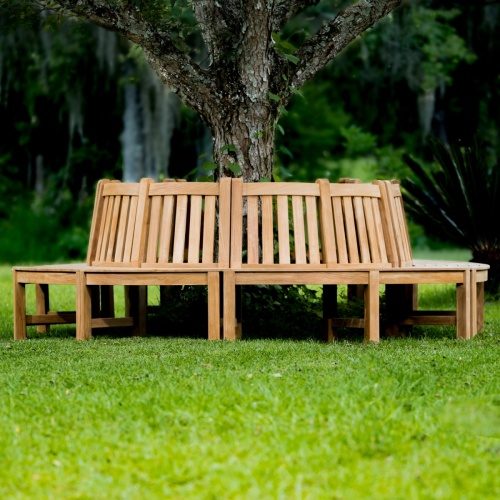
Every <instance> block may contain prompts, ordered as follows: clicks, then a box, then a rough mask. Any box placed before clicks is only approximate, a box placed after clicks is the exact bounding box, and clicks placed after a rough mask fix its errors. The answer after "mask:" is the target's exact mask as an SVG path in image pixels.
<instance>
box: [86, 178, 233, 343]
mask: <svg viewBox="0 0 500 500" xmlns="http://www.w3.org/2000/svg"><path fill="white" fill-rule="evenodd" d="M230 197H231V180H230V179H228V178H226V179H221V181H220V182H218V183H210V182H159V183H149V184H148V185H147V195H146V197H145V205H144V213H145V218H144V221H145V223H144V225H143V227H142V231H141V237H140V244H139V256H140V260H139V265H138V266H136V267H127V268H125V267H115V268H113V267H108V268H105V267H96V266H91V267H90V266H89V267H87V268H85V269H83V270H82V279H81V281H80V282H79V283H78V290H77V294H78V295H79V297H80V311H81V316H80V324H79V325H78V327H77V328H78V329H79V330H80V331H81V332H82V333H81V337H82V338H90V336H91V334H92V322H93V320H92V319H91V301H92V293H91V291H92V288H93V287H95V286H98V285H99V286H103V285H104V286H114V285H126V286H129V287H130V286H151V285H157V286H171V285H181V286H182V285H203V286H206V287H207V288H208V338H209V339H212V340H216V339H220V334H221V327H220V280H221V272H222V270H223V269H226V268H228V266H229V244H230V239H229V238H230V236H229V235H230V233H229V230H230V216H231V212H230V208H231V205H230Z"/></svg>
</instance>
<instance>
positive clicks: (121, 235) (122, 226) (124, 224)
mask: <svg viewBox="0 0 500 500" xmlns="http://www.w3.org/2000/svg"><path fill="white" fill-rule="evenodd" d="M129 206H130V196H124V197H123V200H122V209H121V212H120V220H119V221H118V231H117V235H116V247H115V257H114V260H115V261H117V262H123V246H124V244H125V235H126V233H127V229H128V227H129V221H128V213H129Z"/></svg>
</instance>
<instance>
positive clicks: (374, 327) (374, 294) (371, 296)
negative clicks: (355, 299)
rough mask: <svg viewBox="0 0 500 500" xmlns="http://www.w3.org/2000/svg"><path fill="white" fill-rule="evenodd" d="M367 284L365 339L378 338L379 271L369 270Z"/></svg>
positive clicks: (369, 340) (372, 340)
mask: <svg viewBox="0 0 500 500" xmlns="http://www.w3.org/2000/svg"><path fill="white" fill-rule="evenodd" d="M368 274H369V277H368V285H367V286H366V287H365V341H366V342H379V340H380V326H379V324H380V292H379V282H380V280H379V273H378V271H370V272H369V273H368Z"/></svg>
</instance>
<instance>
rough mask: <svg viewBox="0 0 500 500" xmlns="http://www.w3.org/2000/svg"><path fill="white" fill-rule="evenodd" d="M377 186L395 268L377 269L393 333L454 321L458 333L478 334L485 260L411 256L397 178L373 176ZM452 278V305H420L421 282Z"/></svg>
mask: <svg viewBox="0 0 500 500" xmlns="http://www.w3.org/2000/svg"><path fill="white" fill-rule="evenodd" d="M375 183H376V184H378V185H379V186H380V189H381V194H382V202H383V205H384V211H385V213H387V221H388V224H387V225H386V226H385V230H386V232H387V233H386V241H387V242H388V253H389V258H390V259H391V262H393V265H394V268H393V269H392V270H391V271H389V272H385V273H383V274H381V284H385V285H389V286H387V287H386V304H387V311H388V318H387V321H388V325H387V330H388V332H389V333H392V334H397V333H398V332H399V327H400V326H404V325H455V326H456V329H457V338H462V339H468V338H471V337H473V336H474V335H476V333H477V332H478V331H479V330H481V329H482V328H483V324H484V283H485V282H486V281H487V279H488V269H489V265H487V264H481V263H476V262H455V261H440V260H417V259H413V256H412V249H411V243H410V236H409V232H408V225H407V220H406V216H405V210H404V201H403V196H402V193H401V189H400V185H399V183H398V182H397V181H375ZM425 283H428V284H441V283H451V284H456V287H457V289H456V309H455V310H453V311H425V310H419V309H418V294H417V290H418V288H417V287H418V285H419V284H425Z"/></svg>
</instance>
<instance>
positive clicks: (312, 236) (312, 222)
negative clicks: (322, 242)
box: [305, 196, 320, 264]
mask: <svg viewBox="0 0 500 500" xmlns="http://www.w3.org/2000/svg"><path fill="white" fill-rule="evenodd" d="M305 200H306V221H307V242H308V245H309V263H310V264H319V263H320V253H319V252H320V251H319V238H318V211H317V203H316V198H315V197H314V196H306V197H305Z"/></svg>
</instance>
